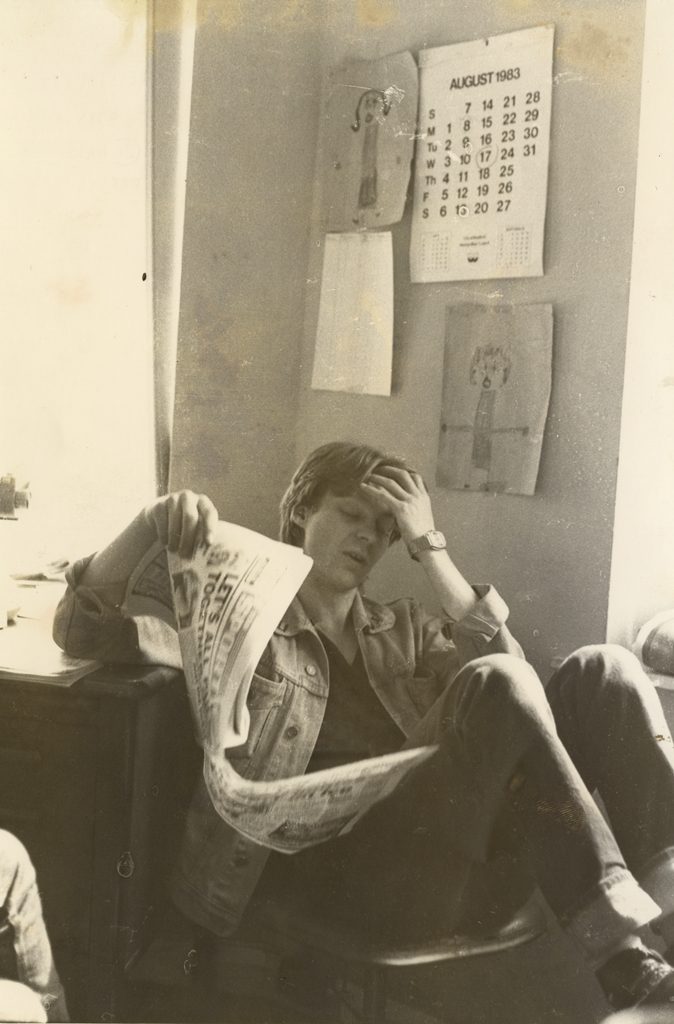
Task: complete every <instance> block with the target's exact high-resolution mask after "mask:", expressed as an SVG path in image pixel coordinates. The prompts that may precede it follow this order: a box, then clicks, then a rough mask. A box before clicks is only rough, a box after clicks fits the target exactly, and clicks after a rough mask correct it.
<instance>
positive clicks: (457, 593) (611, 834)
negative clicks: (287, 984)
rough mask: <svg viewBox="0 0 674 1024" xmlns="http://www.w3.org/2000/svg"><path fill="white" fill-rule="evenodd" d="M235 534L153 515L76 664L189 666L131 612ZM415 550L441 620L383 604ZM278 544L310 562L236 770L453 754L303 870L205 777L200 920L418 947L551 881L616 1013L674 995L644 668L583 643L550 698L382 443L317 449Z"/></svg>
mask: <svg viewBox="0 0 674 1024" xmlns="http://www.w3.org/2000/svg"><path fill="white" fill-rule="evenodd" d="M216 521H217V512H216V510H215V508H214V507H213V505H212V503H211V502H210V501H209V499H208V498H206V497H205V496H203V495H200V496H197V495H194V494H192V493H191V492H181V493H180V494H176V495H169V496H168V497H164V498H160V499H159V500H158V501H156V502H154V503H153V504H152V505H151V506H149V507H148V508H146V509H145V510H143V512H141V513H140V514H139V516H138V517H137V518H136V519H135V520H134V521H133V522H132V523H131V524H130V526H129V527H128V528H127V529H126V530H125V531H124V532H123V533H122V534H121V535H120V536H119V537H118V538H117V539H116V540H115V541H113V543H112V544H111V545H109V546H108V547H107V548H106V549H104V550H103V551H101V552H100V553H99V554H97V555H95V556H94V557H93V558H91V559H89V560H85V561H83V562H80V563H78V564H77V565H75V566H74V567H73V568H72V570H71V572H70V575H69V582H70V589H69V592H68V593H67V595H66V597H65V598H64V601H63V603H62V605H61V607H60V610H59V613H58V614H57V619H56V626H55V636H56V639H57V640H58V642H59V643H61V644H62V645H63V646H64V647H65V648H66V649H67V650H69V651H70V652H71V653H73V654H80V655H96V656H97V657H103V658H108V659H111V660H136V661H137V660H145V661H157V660H159V661H164V662H168V663H170V664H179V663H180V662H179V652H178V649H177V642H176V638H175V635H173V634H171V635H169V634H168V632H167V631H166V630H165V629H164V627H163V625H162V624H161V623H153V622H152V621H151V620H146V619H139V620H137V621H132V620H130V619H129V618H128V617H125V615H124V609H123V608H122V607H121V606H120V604H121V601H122V598H123V594H124V587H125V583H126V580H127V578H128V575H129V572H130V571H131V569H132V567H133V566H134V564H135V563H136V561H137V560H138V558H139V557H140V555H141V554H142V553H143V552H144V551H145V549H146V548H147V546H148V545H149V544H150V543H151V542H152V541H153V540H154V539H155V538H157V537H158V538H159V539H160V540H161V541H162V543H164V544H165V545H166V546H167V547H168V548H169V549H170V550H172V551H179V552H180V554H181V555H183V556H189V554H190V553H191V552H192V551H193V550H194V547H195V545H196V543H197V542H198V541H199V539H200V538H202V537H203V538H205V539H206V540H208V539H209V537H210V535H211V532H212V530H213V527H214V524H215V522H216ZM398 538H401V539H402V542H403V543H404V544H405V545H406V546H407V548H408V550H409V552H410V554H411V556H412V557H413V558H415V559H416V560H417V561H418V563H419V565H420V567H421V568H422V570H423V571H424V572H425V573H426V575H427V577H428V579H429V581H430V583H431V584H432V587H433V590H434V592H435V595H436V597H437V601H438V604H439V605H440V607H441V608H442V610H443V614H442V615H441V616H440V617H437V618H434V617H431V616H429V615H427V614H426V613H425V612H424V610H423V609H422V608H421V607H420V606H419V605H417V604H416V603H415V602H414V601H411V600H398V601H394V602H393V603H391V604H388V605H379V604H376V603H375V602H373V601H370V600H368V599H367V598H366V597H364V596H363V594H362V587H363V585H364V584H365V581H366V579H367V576H368V574H369V573H370V571H371V570H372V568H373V567H374V565H375V564H376V563H377V562H378V561H379V559H380V558H381V557H382V556H383V555H384V554H385V552H386V551H387V549H388V547H389V545H390V544H391V543H392V542H393V541H395V540H396V539H398ZM281 539H282V540H284V541H286V542H289V543H292V544H296V545H300V546H302V547H303V548H304V550H305V551H306V553H307V554H309V555H311V557H312V558H313V567H312V569H311V572H310V573H309V575H308V577H307V578H306V580H305V582H304V583H303V585H302V587H301V589H300V591H299V594H298V596H297V598H296V599H295V600H294V601H293V602H292V604H291V606H290V607H289V609H288V611H287V613H286V614H285V616H284V617H283V619H282V621H281V622H280V623H279V625H278V627H277V628H276V630H275V632H274V634H273V636H272V638H271V640H270V642H269V644H268V646H267V649H266V651H265V653H264V655H263V657H262V659H261V661H260V663H259V665H258V666H257V671H256V674H255V676H254V678H253V682H252V684H251V690H250V696H249V709H250V713H251V728H250V733H249V737H248V740H247V742H246V744H244V745H243V746H242V747H240V748H237V749H235V750H232V751H228V757H230V759H231V761H232V763H233V764H234V765H235V766H236V767H237V769H238V770H239V771H240V772H241V773H242V774H245V775H246V776H247V777H249V778H274V777H283V776H289V775H293V774H299V773H302V772H305V771H313V770H315V769H317V768H320V767H326V766H329V765H333V764H337V763H340V762H346V761H350V760H356V759H360V758H363V757H368V756H373V755H375V754H380V753H386V752H389V751H392V750H396V749H399V748H401V747H403V746H406V747H415V746H421V745H424V744H437V745H438V750H437V753H435V754H434V755H433V756H432V757H431V758H430V759H429V760H428V761H426V762H425V763H424V764H422V765H420V766H419V767H417V768H416V769H415V770H414V771H413V772H412V773H411V774H410V775H409V776H408V778H407V780H406V781H405V783H404V784H403V785H401V786H400V787H399V788H398V789H397V790H396V791H395V792H394V793H393V794H392V795H391V796H390V797H388V798H387V799H386V800H384V801H382V802H381V803H379V804H377V805H375V807H374V808H372V809H371V811H370V812H368V814H367V815H366V816H365V817H364V818H363V819H361V821H360V822H359V823H358V824H357V825H356V827H355V828H354V829H353V830H352V831H351V832H350V833H349V834H348V835H346V836H344V837H340V838H338V839H335V840H331V841H330V842H327V843H324V844H320V845H317V846H315V847H312V848H311V849H309V850H306V851H303V852H302V853H299V854H296V855H294V856H293V857H283V856H280V855H277V854H273V855H271V857H270V855H269V852H268V851H267V850H265V849H263V848H262V847H259V846H256V845H255V844H254V843H252V842H249V841H248V840H246V839H245V838H243V837H242V836H240V835H238V833H236V831H235V830H234V829H232V828H231V827H230V826H229V825H227V824H225V822H223V821H222V820H221V819H220V818H219V817H218V816H217V815H216V813H215V811H214V810H213V807H212V805H211V803H210V800H209V797H208V794H207V792H206V789H205V786H204V784H203V781H202V782H200V783H199V785H198V788H197V791H196V793H195V796H194V799H193V802H192V805H191V808H190V811H189V816H188V821H187V828H186V835H185V840H184V844H183V849H182V851H181V855H180V860H179V863H178V866H177V869H176V874H175V879H174V886H173V898H174V901H175V903H176V904H177V906H178V908H179V909H180V910H181V911H182V913H183V914H184V915H186V916H187V917H188V918H189V919H190V920H191V921H194V922H196V923H197V924H198V925H200V926H201V927H203V928H204V929H207V930H208V931H209V932H211V933H214V934H216V935H220V936H227V935H231V934H232V933H233V932H234V931H235V930H236V929H237V927H238V925H239V923H240V921H241V919H242V917H243V916H244V914H245V911H246V908H247V906H248V905H249V904H250V902H251V899H252V898H253V897H254V896H255V897H256V898H259V897H260V894H263V893H264V892H265V891H267V890H268V888H269V887H270V886H271V887H278V886H282V887H283V891H284V892H285V893H286V894H287V893H288V892H291V893H293V894H294V895H295V897H296V899H297V900H298V901H302V900H303V899H310V901H311V902H313V903H314V904H315V903H316V902H317V901H318V902H320V903H321V904H322V905H323V909H324V911H325V913H327V914H334V915H339V916H340V917H342V918H346V919H352V920H354V921H358V922H359V923H360V925H361V927H368V928H370V929H371V930H372V931H375V932H382V933H387V934H390V933H391V931H392V929H395V930H397V931H400V932H402V931H405V932H406V933H407V934H408V935H409V934H410V933H414V932H416V933H423V932H425V931H427V929H429V928H432V927H435V926H437V925H440V926H442V927H443V928H444V929H445V930H446V929H447V928H448V927H453V926H456V928H457V930H458V929H459V928H466V927H471V926H475V925H478V924H484V922H485V921H489V920H491V921H493V920H496V919H500V918H502V917H504V916H506V915H507V914H508V913H510V912H511V911H512V910H514V909H515V907H516V905H517V904H518V903H521V902H523V900H524V899H525V898H526V896H527V895H528V894H529V893H530V892H531V890H532V888H533V887H534V886H535V885H536V884H537V885H538V886H539V887H540V889H541V891H542V893H543V895H544V896H545V897H546V899H547V900H548V902H549V904H550V906H551V907H552V909H553V910H554V911H555V913H556V914H557V916H558V917H559V919H560V921H561V923H562V924H563V926H564V927H565V928H566V929H567V931H568V932H569V933H570V935H571V936H572V937H573V938H574V939H575V940H576V942H577V943H578V945H579V947H580V949H581V951H582V952H583V954H584V955H585V957H586V959H587V960H588V962H589V964H590V966H591V968H592V969H593V970H595V971H596V973H597V977H598V979H599V981H600V984H601V985H602V987H603V989H604V992H605V993H606V996H607V998H608V1000H609V1002H610V1003H611V1005H612V1006H614V1007H623V1006H632V1005H637V1004H642V1003H643V1004H645V1005H646V1004H648V1005H650V1004H656V1003H657V1004H661V1003H667V1002H670V1001H674V971H673V970H672V968H671V967H670V966H669V964H668V963H667V961H666V960H665V959H664V958H662V957H660V956H659V955H658V954H657V953H655V952H653V951H652V950H651V949H650V948H648V947H647V946H645V945H644V944H642V942H641V940H640V938H639V936H638V934H637V933H638V930H639V929H641V928H642V926H644V925H647V924H648V923H649V922H650V923H652V924H653V927H654V928H655V929H656V930H657V931H659V932H660V933H661V935H662V936H663V937H664V941H665V944H667V945H668V944H670V943H674V813H673V811H672V808H674V755H673V752H672V742H671V738H670V736H669V733H668V730H667V727H666V724H665V721H664V717H663V714H662V710H661V708H660V705H659V702H658V699H657V697H656V695H655V692H654V690H653V688H652V686H651V685H650V683H649V681H648V680H647V679H646V677H645V676H644V674H643V672H642V671H641V669H640V667H639V664H638V662H637V661H636V659H635V658H634V657H633V656H632V655H631V654H630V653H628V652H627V651H625V650H623V649H622V648H618V647H610V646H596V647H585V648H582V649H581V650H580V651H577V652H575V653H574V654H572V655H571V656H570V657H569V658H568V659H567V660H566V661H565V662H564V664H563V665H562V666H561V668H560V669H559V670H558V671H557V673H556V674H555V675H554V677H553V679H552V680H551V682H550V684H549V686H548V688H547V692H545V691H544V690H543V687H542V686H541V683H540V682H539V680H538V678H537V676H536V675H535V673H534V672H533V670H532V669H531V667H530V666H529V665H528V664H527V663H526V661H525V660H524V657H523V654H522V650H521V648H520V647H519V645H518V644H517V642H516V641H515V640H514V639H513V637H512V636H511V635H510V633H509V632H508V629H507V627H506V625H505V622H506V619H507V615H508V609H507V607H506V605H505V603H504V602H503V600H502V599H501V598H500V597H499V595H498V594H497V593H496V591H495V590H494V589H493V588H492V587H488V586H475V587H473V586H471V585H470V584H469V583H468V582H467V581H466V579H465V578H464V577H463V575H462V574H461V572H460V571H459V569H458V568H457V567H456V566H455V565H454V563H453V561H452V559H451V558H450V555H449V553H448V551H447V547H446V543H445V539H444V537H443V536H442V534H441V533H439V532H438V531H437V530H436V528H435V522H434V518H433V511H432V507H431V500H430V498H429V495H428V492H427V490H426V487H425V486H424V483H423V480H422V478H421V477H420V476H419V474H418V473H416V472H414V470H412V469H410V468H409V467H407V466H406V465H405V463H404V462H403V461H402V460H400V459H395V458H390V457H387V456H385V455H383V454H382V453H380V452H378V451H376V450H375V449H372V448H370V447H368V446H365V445H351V444H346V443H341V442H338V443H334V444H330V445H325V446H323V447H321V448H319V449H317V450H316V451H315V452H313V453H312V454H311V455H309V456H308V458H307V459H306V460H305V461H304V463H303V464H302V465H301V466H300V467H299V469H298V470H297V472H296V473H295V475H294V477H293V480H292V482H291V484H290V486H289V488H288V490H287V492H286V494H285V496H284V498H283V501H282V504H281ZM595 789H596V790H598V791H599V793H600V794H601V796H602V798H603V801H604V803H605V806H606V808H607V810H608V814H609V816H610V821H611V828H609V827H608V825H607V824H606V822H605V820H604V818H603V817H602V815H601V814H600V812H599V810H598V809H597V806H596V804H595V803H594V801H593V799H592V797H591V795H590V792H591V791H593V790H595ZM637 879H638V881H637Z"/></svg>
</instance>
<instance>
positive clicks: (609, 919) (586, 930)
mask: <svg viewBox="0 0 674 1024" xmlns="http://www.w3.org/2000/svg"><path fill="white" fill-rule="evenodd" d="M659 914H660V908H659V907H658V905H657V903H654V901H653V900H652V899H651V897H650V896H649V895H648V893H646V892H644V890H643V889H642V888H641V886H640V885H639V884H638V883H637V881H636V879H635V878H634V877H633V876H632V875H631V874H630V873H629V871H627V870H626V869H624V868H619V869H618V870H616V871H613V872H611V874H610V875H607V877H606V878H604V879H603V880H602V881H601V882H600V883H599V885H598V886H597V888H596V889H595V890H594V893H593V894H592V895H591V897H590V899H589V900H588V901H587V902H585V903H584V905H583V906H582V907H581V908H580V909H577V910H575V911H574V912H573V914H572V915H570V917H569V918H568V919H567V920H563V921H562V925H563V927H564V929H565V931H566V932H567V934H568V935H570V936H571V938H572V939H573V940H574V942H576V944H577V945H578V946H579V947H580V948H581V950H582V951H583V953H584V955H585V957H586V959H587V960H588V961H589V963H590V966H592V967H598V966H599V965H600V964H602V963H603V962H604V960H605V959H606V958H607V957H608V956H610V955H611V951H612V950H613V949H615V948H616V947H617V946H618V945H619V944H620V942H621V941H622V940H623V939H624V938H626V936H628V935H631V934H633V933H634V932H636V931H637V930H638V929H639V928H641V927H643V925H645V924H648V923H649V922H650V921H652V920H653V919H654V918H656V917H658V916H659Z"/></svg>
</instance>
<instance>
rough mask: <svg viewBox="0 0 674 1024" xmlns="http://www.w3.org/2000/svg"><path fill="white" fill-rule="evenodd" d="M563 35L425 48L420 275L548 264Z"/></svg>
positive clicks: (417, 210) (419, 155)
mask: <svg viewBox="0 0 674 1024" xmlns="http://www.w3.org/2000/svg"><path fill="white" fill-rule="evenodd" d="M553 35H554V30H553V26H552V25H542V26H539V27H537V28H530V29H525V30H524V31H521V32H509V33H507V34H505V35H499V36H490V37H489V38H488V39H476V40H474V41H473V42H469V43H459V44H457V45H454V46H440V47H436V48H435V49H432V50H423V51H422V52H421V53H420V54H419V74H420V103H419V138H418V141H417V151H416V161H415V179H414V212H413V216H412V241H411V250H410V264H411V275H412V281H465V280H471V279H482V278H494V277H532V276H537V275H541V274H542V273H543V240H544V227H545V206H546V196H547V179H548V153H549V145H550V111H551V97H552V44H553Z"/></svg>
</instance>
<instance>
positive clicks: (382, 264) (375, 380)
mask: <svg viewBox="0 0 674 1024" xmlns="http://www.w3.org/2000/svg"><path fill="white" fill-rule="evenodd" d="M392 356H393V251H392V244H391V234H390V232H388V231H384V232H377V233H372V234H370V233H365V232H360V233H353V232H350V233H347V234H329V235H326V236H325V253H324V258H323V278H322V282H321V299H320V305H319V311H318V327H317V331H316V350H315V354H314V370H313V376H312V379H311V386H312V387H313V388H317V389H322V390H324V391H350V392H352V393H354V394H367V395H390V394H391V361H392Z"/></svg>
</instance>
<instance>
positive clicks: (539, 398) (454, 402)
mask: <svg viewBox="0 0 674 1024" xmlns="http://www.w3.org/2000/svg"><path fill="white" fill-rule="evenodd" d="M446 325H447V326H446V340H445V366H444V380H443V401H442V422H441V426H440V442H439V450H438V466H437V482H438V483H439V484H442V485H444V486H446V487H452V488H458V489H461V490H469V491H491V492H503V493H508V494H533V493H534V491H535V488H536V478H537V475H538V466H539V461H540V454H541V447H542V442H543V431H544V427H545V419H546V416H547V410H548V402H549V398H550V384H551V363H552V307H551V306H549V305H540V306H513V307H506V306H485V307H478V306H458V307H455V308H448V309H447V320H446Z"/></svg>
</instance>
